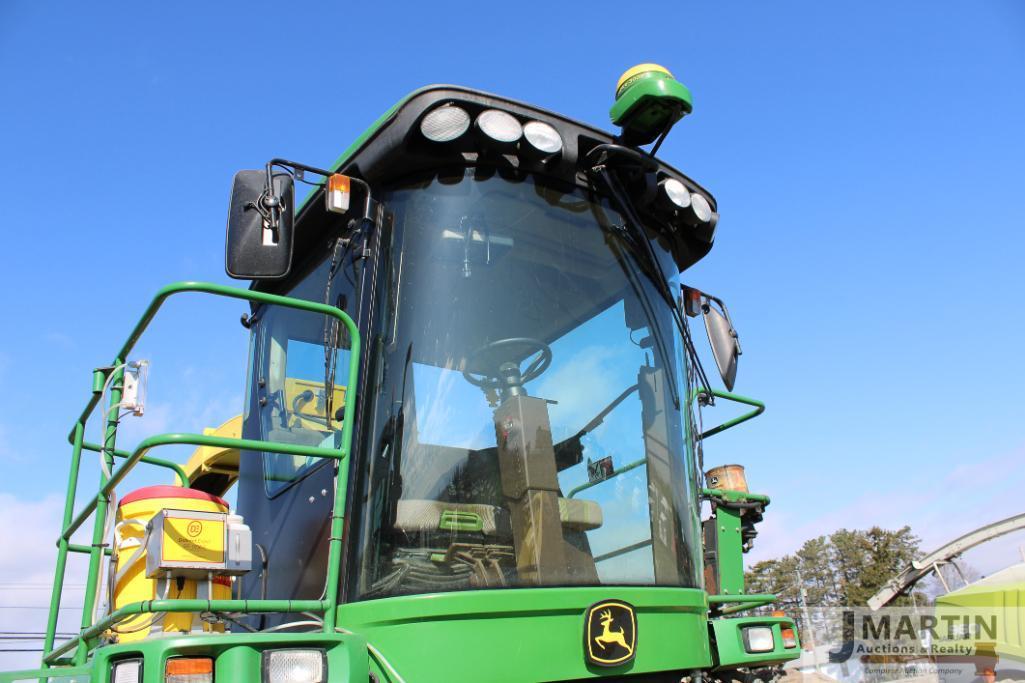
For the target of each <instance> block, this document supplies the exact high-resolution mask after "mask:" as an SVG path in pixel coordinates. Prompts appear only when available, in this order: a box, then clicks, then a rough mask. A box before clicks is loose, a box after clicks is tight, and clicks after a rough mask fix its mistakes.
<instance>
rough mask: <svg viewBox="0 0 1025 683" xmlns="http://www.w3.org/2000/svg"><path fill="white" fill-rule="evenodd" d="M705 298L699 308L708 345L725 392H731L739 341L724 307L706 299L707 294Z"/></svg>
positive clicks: (734, 378)
mask: <svg viewBox="0 0 1025 683" xmlns="http://www.w3.org/2000/svg"><path fill="white" fill-rule="evenodd" d="M705 296H706V297H707V298H706V300H705V301H704V303H703V304H702V306H701V311H702V313H704V318H705V331H706V332H708V343H709V344H711V346H712V355H713V356H714V357H715V364H716V366H718V368H719V375H720V376H721V377H722V381H723V384H725V385H726V391H733V383H734V382H736V380H737V360H738V359H739V357H740V354H741V351H740V340H739V339H738V338H737V332H736V330H734V329H733V324H732V323H731V322H730V319H729V317H728V316H729V313H727V312H726V307H725V306H723V305H722V302H721V301H719V300H718V299H714V298H712V297H708V295H707V294H706V295H705ZM712 301H715V302H716V303H717V304H719V306H720V308H722V311H723V312H722V313H720V312H719V311H718V310H716V308H715V307H714V306H712V303H711V302H712ZM724 314H725V315H724Z"/></svg>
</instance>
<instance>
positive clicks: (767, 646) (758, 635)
mask: <svg viewBox="0 0 1025 683" xmlns="http://www.w3.org/2000/svg"><path fill="white" fill-rule="evenodd" d="M743 634H744V649H745V650H746V651H747V652H749V653H755V652H772V651H773V650H775V649H776V642H775V640H773V637H772V627H771V626H748V627H747V628H745V629H743Z"/></svg>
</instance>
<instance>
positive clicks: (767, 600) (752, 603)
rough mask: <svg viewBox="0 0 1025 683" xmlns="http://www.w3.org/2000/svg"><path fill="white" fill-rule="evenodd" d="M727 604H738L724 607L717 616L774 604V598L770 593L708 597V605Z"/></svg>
mask: <svg viewBox="0 0 1025 683" xmlns="http://www.w3.org/2000/svg"><path fill="white" fill-rule="evenodd" d="M727 602H736V603H740V604H737V605H733V606H732V607H724V608H722V609H720V610H719V614H736V613H737V612H743V611H745V610H749V609H755V608H756V607H764V606H765V605H770V604H772V603H774V602H776V596H775V595H772V594H771V593H750V594H746V595H745V594H742V595H709V596H708V604H709V605H721V604H724V603H727Z"/></svg>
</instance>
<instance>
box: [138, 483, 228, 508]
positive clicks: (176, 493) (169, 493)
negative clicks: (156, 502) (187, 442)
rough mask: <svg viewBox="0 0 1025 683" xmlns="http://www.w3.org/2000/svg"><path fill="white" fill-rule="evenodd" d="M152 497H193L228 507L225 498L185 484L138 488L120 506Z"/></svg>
mask: <svg viewBox="0 0 1025 683" xmlns="http://www.w3.org/2000/svg"><path fill="white" fill-rule="evenodd" d="M151 498H191V499H193V500H206V501H209V502H211V503H217V504H218V505H223V506H224V507H225V508H227V507H228V504H227V503H226V502H224V499H223V498H220V497H218V496H215V495H213V494H212V493H207V492H205V491H199V490H197V489H187V488H185V487H184V486H147V487H145V488H141V489H136V490H134V491H132V492H131V493H129V494H127V495H125V497H124V498H122V499H121V502H120V503H118V507H120V506H122V505H127V504H128V503H134V502H135V501H137V500H149V499H151Z"/></svg>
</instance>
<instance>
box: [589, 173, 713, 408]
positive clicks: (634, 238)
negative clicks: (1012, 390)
mask: <svg viewBox="0 0 1025 683" xmlns="http://www.w3.org/2000/svg"><path fill="white" fill-rule="evenodd" d="M591 171H592V172H593V173H596V174H597V175H598V176H599V177H600V178H601V180H602V182H603V183H604V184H605V186H606V187H607V188H608V190H609V193H610V194H611V195H612V199H613V200H614V201H615V202H616V204H618V205H619V209H620V211H621V212H622V214H623V219H624V226H623V228H624V232H625V231H626V230H628V231H629V232H628V233H627V234H628V235H629V239H624V240H623V242H624V243H625V244H627V245H628V246H629V247H630V253H631V254H632V255H633V256H634V257H635V258H636V259H637V262H638V265H639V266H640V270H641V271H642V272H643V273H644V274H645V275H646V276H647V277H648V279H649V280H650V281H651V283H652V284H653V285H655V289H656V291H658V293H659V295H660V296H661V297H662V298H663V299H664V300H665V302H666V304H667V305H668V306H669V309H670V310H671V311H672V315H673V320H674V322H675V323H676V327H677V328H678V329H679V331H680V336H681V337H683V345H684V348H685V349H686V351H687V357H688V358H689V359H690V361H691V365H692V366H693V367H694V370H695V372H696V373H697V375H698V380H699V381H700V382H701V384H702V386H703V387H705V388H709V387H711V386H712V385H711V383H709V381H708V375H707V374H705V368H704V367H703V366H702V365H701V359H700V358H699V357H698V354H697V350H696V349H695V348H694V341H693V340H692V339H691V336H690V328H689V327H688V326H687V323H686V321H685V320H684V319H683V313H682V312H681V311H680V306H679V304H678V303H677V302H676V299H675V298H674V297H673V291H672V287H671V286H670V284H669V279H668V278H667V277H666V275H665V273H664V272H663V271H662V267H661V266H660V265H659V262H658V258H657V257H656V256H655V252H654V249H652V246H651V243H650V242H649V241H648V238H647V235H645V234H644V228H643V227H642V225H641V221H640V219H639V218H638V216H637V211H636V210H635V208H634V205H633V202H632V201H631V200H630V198H629V196H628V195H627V194H626V192H625V191H624V190H623V187H622V185H620V183H619V180H618V179H617V178H616V177H615V176H614V175H612V173H611V172H610V171H609V168H608V167H607V166H606V165H605V164H604V163H600V164H597V165H596V166H594V167H593V168H592V169H591ZM708 401H709V403H710V404H712V403H714V399H712V398H711V397H709V398H708Z"/></svg>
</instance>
